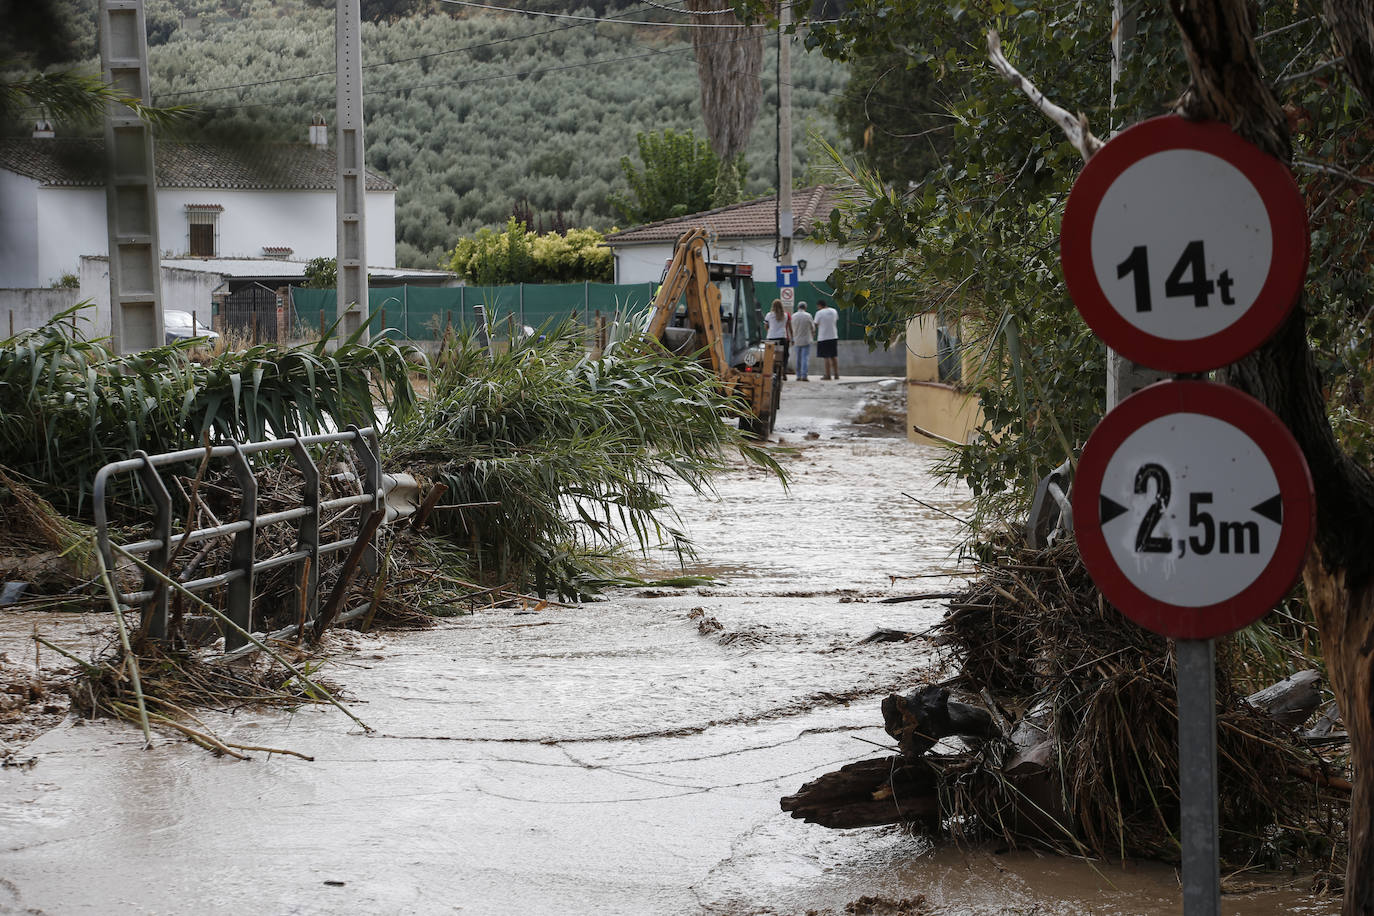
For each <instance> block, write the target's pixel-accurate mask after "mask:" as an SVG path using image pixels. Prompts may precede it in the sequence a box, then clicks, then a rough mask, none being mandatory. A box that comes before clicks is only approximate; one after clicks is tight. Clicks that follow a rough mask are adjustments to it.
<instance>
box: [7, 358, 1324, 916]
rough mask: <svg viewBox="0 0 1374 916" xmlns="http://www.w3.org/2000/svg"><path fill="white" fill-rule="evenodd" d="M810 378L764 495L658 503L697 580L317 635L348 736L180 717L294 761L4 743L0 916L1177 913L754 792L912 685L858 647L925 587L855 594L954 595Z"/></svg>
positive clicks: (789, 407)
mask: <svg viewBox="0 0 1374 916" xmlns="http://www.w3.org/2000/svg"><path fill="white" fill-rule="evenodd" d="M809 386H810V387H809V388H808V387H807V386H802V385H795V384H794V385H792V386H790V387H789V389H788V393H787V395H790V397H788V396H785V401H784V410H783V414H782V416H781V417H780V420H779V430H778V433H779V436H780V438H781V439H782V440H783V442H784V444H787V445H793V446H798V450H797V452H796V454H795V456H793V457H790V458H788V459H787V464H788V467H789V469H790V470H791V473H792V475H793V483H792V486H791V488H790V489H789V490H784V489H783V488H782V487H781V486H780V485H779V484H778V483H777V482H776V481H775V480H771V479H769V478H767V477H765V476H764V475H762V474H759V473H753V472H748V471H743V470H741V471H737V472H734V473H731V474H729V475H726V476H725V477H724V478H722V479H721V480H720V482H719V492H718V494H717V496H716V497H715V498H713V499H701V498H697V497H692V496H690V495H688V494H685V493H684V494H682V495H681V498H680V499H679V501H678V505H679V507H680V511H681V513H682V516H683V521H684V523H685V524H686V526H687V527H688V529H689V531H690V532H691V533H692V535H693V537H694V539H695V541H696V543H697V547H698V551H699V560H698V565H697V566H696V567H694V568H693V570H689V571H699V572H709V573H710V574H712V575H714V576H716V577H717V581H716V582H715V583H714V584H712V585H710V586H705V587H700V588H689V589H670V588H659V589H649V590H638V591H624V592H620V593H617V594H615V595H613V596H611V598H610V599H609V600H606V601H601V602H595V603H589V604H586V605H583V606H581V607H577V608H571V609H557V608H546V609H544V610H542V611H538V612H531V611H529V610H526V611H518V610H510V609H507V610H491V611H485V612H478V613H476V614H474V615H473V616H470V617H463V618H457V619H454V620H451V621H447V622H445V623H443V624H442V625H441V626H440V627H438V628H436V629H433V630H428V631H423V632H415V633H401V634H384V635H380V636H373V635H367V636H358V635H352V636H348V637H344V638H343V639H342V641H341V642H342V645H341V651H340V652H339V653H338V654H337V655H336V656H335V657H334V658H333V659H332V660H331V661H330V662H328V663H326V665H325V666H324V669H323V670H322V672H320V673H321V674H322V676H324V677H325V678H327V679H328V680H329V681H331V682H332V683H335V684H338V685H341V686H343V687H344V688H345V689H346V691H347V694H348V699H349V701H350V703H351V706H352V708H353V710H354V711H355V712H356V713H357V714H358V715H359V716H360V717H361V718H362V719H363V720H364V721H366V722H367V723H368V725H370V726H371V727H372V728H373V729H375V731H376V733H375V734H373V735H368V734H365V733H364V732H363V731H362V730H361V729H359V728H357V727H356V726H355V725H354V723H353V722H351V721H349V720H348V719H347V718H345V717H344V716H343V715H342V714H340V713H339V712H338V711H336V710H333V709H331V708H328V707H324V708H316V707H312V708H306V709H303V710H301V711H299V712H296V713H294V714H287V713H281V712H271V711H254V710H240V711H238V712H237V713H234V714H232V715H231V714H227V713H220V714H214V715H210V716H207V717H206V721H207V723H208V724H209V725H210V726H211V727H213V728H214V729H215V730H216V731H218V732H219V733H220V734H221V735H223V736H224V737H226V738H229V739H230V740H235V741H240V742H243V743H248V744H260V745H266V746H273V747H283V748H290V749H292V750H296V751H300V752H302V753H306V754H310V755H313V756H314V757H315V760H314V762H306V761H303V760H298V759H293V758H289V757H282V756H278V755H267V754H261V753H258V754H254V755H253V756H254V759H253V760H251V761H248V762H236V761H231V760H221V759H215V758H213V757H211V756H209V755H207V754H206V753H205V752H204V751H202V750H200V749H198V748H196V747H194V746H192V745H190V744H187V743H185V742H183V741H181V740H177V739H173V738H171V737H167V736H163V737H160V738H159V739H158V741H157V746H156V747H155V748H153V749H152V750H147V751H145V750H143V749H142V747H141V744H142V740H141V736H140V735H139V734H138V733H137V731H136V730H135V729H133V728H130V727H127V726H124V725H111V724H109V723H90V724H77V723H75V722H72V721H68V722H67V723H65V724H64V725H62V726H60V727H58V728H56V729H54V730H52V731H49V732H47V733H46V734H44V735H43V736H41V737H40V738H38V739H37V740H35V741H33V742H32V743H30V744H29V745H28V746H27V747H26V748H25V749H24V754H25V756H32V757H35V758H36V761H37V762H36V763H35V764H34V765H33V766H32V767H31V768H26V769H7V770H0V913H47V914H65V913H150V914H152V913H157V914H162V913H167V914H172V913H176V914H182V913H265V914H334V913H475V914H584V913H585V914H598V916H600V914H626V916H632V914H633V916H656V914H663V916H669V914H694V913H701V914H720V916H744V914H797V916H801V914H806V913H808V912H816V913H823V914H825V913H834V914H840V913H846V912H871V913H878V914H883V913H892V914H895V913H898V912H903V913H910V914H917V913H927V912H930V913H934V912H939V913H948V914H963V913H968V914H975V913H1008V914H1011V913H1015V914H1022V913H1056V914H1057V913H1066V914H1075V913H1094V914H1097V913H1101V914H1155V913H1161V914H1162V913H1173V912H1177V910H1178V904H1177V900H1178V891H1177V885H1176V881H1175V876H1174V872H1173V870H1172V869H1169V868H1167V867H1163V866H1157V865H1135V866H1131V867H1129V868H1126V869H1122V868H1121V867H1119V866H1111V865H1098V866H1097V867H1096V868H1095V869H1094V868H1093V867H1091V866H1088V865H1086V864H1083V863H1079V862H1075V861H1071V860H1064V859H1058V858H1051V857H1037V856H1035V855H1033V854H1012V855H1005V854H1004V855H996V854H994V853H992V852H988V851H959V850H950V849H941V850H934V849H932V847H931V846H930V844H929V843H928V842H927V841H926V840H924V839H921V838H919V837H911V836H907V835H905V834H904V833H903V832H901V831H899V830H896V829H876V830H855V831H830V830H825V829H823V828H819V827H815V826H811V825H806V824H802V823H800V822H797V821H793V820H791V819H790V818H789V817H788V816H787V815H785V814H783V813H782V812H781V811H780V810H779V808H778V799H779V797H780V796H782V795H785V794H789V793H791V792H793V791H795V790H796V789H797V787H799V786H800V785H801V784H802V783H803V782H805V781H807V780H808V779H811V778H814V777H815V776H818V775H820V774H821V773H824V772H827V771H829V770H832V769H835V768H837V767H838V766H840V765H842V764H843V763H846V762H849V761H851V760H857V759H862V758H865V757H869V756H874V755H877V754H882V753H884V751H882V750H880V749H879V748H878V747H874V743H876V744H879V745H882V746H884V747H887V746H889V745H890V743H891V742H890V741H889V740H888V739H887V736H886V735H885V734H884V733H883V732H882V729H881V727H880V726H879V724H878V723H879V722H880V714H879V710H878V703H879V701H880V700H881V698H882V697H883V696H884V695H886V694H887V693H889V692H891V691H894V690H905V689H909V688H910V687H911V686H912V685H913V684H914V683H915V682H917V681H920V680H924V679H929V678H931V677H934V676H940V675H941V670H940V666H941V662H940V660H939V659H938V658H936V657H935V656H934V655H933V654H932V653H931V651H930V650H929V648H928V647H926V646H925V645H924V644H923V643H921V642H919V641H918V642H912V643H905V644H903V643H896V644H894V643H873V644H866V643H864V642H863V639H864V637H865V636H867V635H869V634H870V633H872V632H873V631H874V630H875V629H877V628H878V627H893V628H898V629H905V630H921V629H924V628H925V627H928V626H929V625H930V624H931V623H933V622H934V621H935V620H937V619H938V618H939V615H940V614H941V612H942V605H941V602H939V601H924V602H912V603H906V604H895V605H884V604H880V603H877V599H879V598H881V597H884V596H889V595H900V594H913V593H916V592H922V591H942V590H947V589H948V588H949V587H950V586H951V585H953V584H957V583H958V582H959V581H960V580H959V578H958V573H959V571H960V570H959V568H958V566H957V564H956V563H955V560H954V558H953V557H951V555H950V551H951V548H952V546H953V545H954V544H955V543H957V541H958V538H959V527H960V523H959V522H958V521H957V519H956V517H957V516H959V515H960V514H961V513H962V512H963V511H964V502H965V495H964V494H963V493H962V492H961V491H960V490H959V489H957V488H953V487H943V486H940V485H938V484H936V483H935V481H934V480H933V479H932V478H931V476H930V474H929V470H928V469H929V466H930V463H931V462H932V461H933V460H934V459H935V458H937V457H938V453H936V452H934V451H932V450H927V449H923V448H920V447H916V446H912V445H909V444H908V443H907V442H905V440H903V439H900V438H883V437H874V436H868V435H864V434H863V433H862V432H861V431H856V430H855V429H853V428H851V427H849V426H848V424H847V423H846V422H845V418H846V417H847V416H848V415H849V414H850V413H851V412H852V410H853V408H854V406H855V402H856V401H857V399H858V397H859V396H860V395H861V394H862V393H863V392H864V391H867V390H871V389H872V388H873V387H874V385H873V383H860V384H853V385H850V384H849V383H848V382H846V384H844V385H834V384H829V385H827V384H825V383H817V382H812V383H809ZM799 389H802V390H799ZM808 433H818V434H819V435H818V437H817V438H815V439H807V438H805V437H806V435H807V434H808ZM903 493H908V494H911V495H912V496H915V497H918V498H919V499H920V500H922V501H924V502H925V503H928V504H929V507H927V506H923V505H921V504H920V503H917V502H915V501H913V500H912V499H909V498H907V497H905V496H903V495H902V494H903ZM894 575H895V576H916V575H919V576H922V577H923V578H915V579H909V580H899V581H896V582H895V583H894V582H893V581H892V580H891V579H890V578H889V577H890V576H894ZM35 620H37V621H38V626H39V628H40V630H42V631H43V632H45V633H49V634H51V636H52V638H54V639H57V640H60V641H61V642H62V643H63V644H65V645H68V646H74V647H81V648H82V651H89V649H90V647H91V646H93V645H95V644H96V643H97V641H98V640H100V639H101V637H99V636H96V635H92V632H93V630H94V629H96V628H98V627H99V626H100V625H102V624H103V621H100V620H98V619H97V618H94V617H90V618H87V619H85V620H81V619H77V620H73V619H71V618H70V617H68V618H65V619H63V620H60V621H59V620H55V619H54V618H52V617H38V616H37V615H34V616H32V617H25V618H24V619H23V620H22V621H18V622H16V621H13V620H5V621H4V623H3V624H0V650H6V651H9V652H10V654H11V656H12V657H13V658H15V659H19V658H22V657H25V656H27V657H29V658H31V657H32V648H31V644H30V642H29V641H28V638H27V637H28V633H29V632H30V630H31V627H32V625H33V623H34V621H35ZM918 895H924V898H925V904H920V903H917V902H914V901H915V898H917V896H918ZM866 897H874V898H880V899H879V900H878V901H877V902H875V903H872V904H869V903H866V902H864V900H863V898H866ZM902 901H906V905H905V906H901V905H899V904H900V903H901V902H902ZM865 907H869V908H867V909H865ZM1337 911H1338V907H1337V906H1336V904H1335V903H1334V902H1332V901H1321V900H1314V899H1310V898H1308V897H1306V896H1304V895H1302V894H1299V893H1296V892H1293V891H1281V892H1277V893H1275V892H1267V893H1263V894H1256V895H1241V896H1231V897H1228V898H1227V901H1226V912H1228V913H1246V914H1250V913H1255V914H1258V913H1279V912H1283V913H1287V912H1301V913H1313V914H1317V913H1334V912H1337Z"/></svg>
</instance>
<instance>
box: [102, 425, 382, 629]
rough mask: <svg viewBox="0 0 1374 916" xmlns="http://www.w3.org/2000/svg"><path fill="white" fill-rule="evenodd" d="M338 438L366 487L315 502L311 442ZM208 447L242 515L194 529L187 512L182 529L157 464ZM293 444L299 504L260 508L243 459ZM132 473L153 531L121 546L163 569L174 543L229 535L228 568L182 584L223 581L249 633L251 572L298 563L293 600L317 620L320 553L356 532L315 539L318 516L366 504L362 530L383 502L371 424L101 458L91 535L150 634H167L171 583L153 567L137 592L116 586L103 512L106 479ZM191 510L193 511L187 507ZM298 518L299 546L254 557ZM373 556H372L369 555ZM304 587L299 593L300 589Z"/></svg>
mask: <svg viewBox="0 0 1374 916" xmlns="http://www.w3.org/2000/svg"><path fill="white" fill-rule="evenodd" d="M336 442H348V443H350V444H351V445H352V447H353V451H354V454H355V455H356V456H357V459H358V463H359V464H360V465H361V466H362V468H363V480H362V486H363V492H362V493H358V494H354V495H352V496H342V497H337V498H335V499H330V500H325V501H324V502H321V501H320V472H319V468H317V467H316V466H315V462H314V461H313V460H312V459H311V457H310V453H309V451H308V448H309V447H310V446H312V445H323V444H329V443H336ZM207 451H208V453H209V456H210V459H211V460H224V461H227V462H228V463H229V466H230V469H231V471H232V473H233V475H234V478H235V481H236V482H237V483H238V486H239V489H240V491H241V497H240V499H239V517H238V518H237V519H235V520H234V521H231V522H224V523H222V524H218V525H214V526H211V527H207V528H197V527H195V525H194V522H195V519H194V518H188V519H187V520H186V522H185V523H184V525H183V528H182V531H181V532H180V533H179V534H175V535H174V533H173V530H172V522H173V518H172V510H173V506H172V497H171V494H170V493H169V492H168V490H167V486H166V484H165V483H164V482H163V480H162V475H161V474H160V473H159V468H164V467H167V466H168V465H174V464H180V463H185V462H192V461H201V460H203V459H204V458H205V456H206V453H207ZM271 451H290V452H291V455H292V459H293V461H294V462H295V464H296V466H297V468H298V469H299V471H300V472H301V476H302V478H303V480H304V486H303V488H302V495H301V505H299V506H296V507H294V508H291V509H283V510H280V511H277V512H267V513H262V514H259V513H258V492H257V480H256V479H255V478H254V476H253V469H252V467H251V466H250V465H249V463H248V458H249V456H251V455H256V454H259V453H261V452H271ZM130 473H133V474H137V475H138V479H139V482H140V483H141V484H142V486H143V489H144V491H145V492H146V493H147V494H148V496H149V498H150V499H151V500H152V502H153V507H154V511H155V515H154V519H153V531H152V537H149V538H146V539H144V540H141V541H135V542H133V543H130V544H122V545H120V546H121V547H122V548H123V549H124V550H126V551H128V552H129V553H132V554H135V555H140V556H145V555H146V556H145V561H146V562H147V563H148V564H149V565H150V566H152V567H154V568H156V569H165V567H166V565H167V562H168V560H169V558H170V557H171V556H172V550H173V549H174V548H179V547H181V546H182V545H189V544H195V543H198V542H201V541H206V540H209V539H210V538H220V537H233V539H234V542H233V546H232V548H231V550H230V558H229V568H228V569H226V570H224V571H223V572H219V573H216V574H215V575H208V576H203V577H200V578H195V579H190V580H188V581H186V582H183V583H181V584H182V586H183V587H184V588H185V589H187V590H188V591H191V592H202V591H206V590H208V589H212V588H216V587H218V586H221V585H223V586H225V607H224V612H225V615H226V616H227V617H228V618H229V619H230V620H232V621H234V623H236V624H237V625H238V626H240V627H242V628H243V629H244V630H245V631H247V632H252V631H253V579H254V576H255V574H256V573H259V572H265V571H267V570H269V569H276V568H277V567H280V566H287V565H291V564H296V565H298V566H299V567H300V574H299V575H298V576H296V577H295V582H296V586H295V588H296V589H297V600H299V601H303V602H304V604H305V613H306V619H307V620H314V618H315V615H316V612H317V611H318V608H319V571H320V557H321V556H322V555H325V554H329V553H334V552H336V551H341V550H349V549H351V548H352V547H353V545H354V544H356V543H357V542H358V536H357V535H356V534H355V535H354V536H353V537H349V538H342V539H340V540H337V541H330V542H327V543H320V520H321V518H322V517H323V516H324V514H325V513H326V512H330V511H334V510H343V509H347V508H349V507H351V506H360V507H363V509H362V511H360V512H359V519H358V530H359V531H361V530H362V527H363V524H364V523H365V522H366V520H367V518H368V516H370V515H371V514H372V513H373V512H376V511H379V510H381V509H382V496H383V494H382V467H381V458H380V455H379V451H378V447H377V433H376V430H374V429H373V428H371V427H367V428H364V429H359V428H358V427H356V426H351V427H349V428H348V430H347V431H346V432H338V433H322V434H319V435H312V436H292V437H291V438H288V439H272V440H267V441H263V442H245V443H239V442H235V441H232V440H231V441H229V442H227V443H224V444H221V445H214V446H210V447H209V448H208V449H206V448H203V447H202V448H188V449H183V450H181V451H177V452H167V453H164V454H161V455H149V454H148V453H147V452H144V451H142V450H139V451H136V452H134V457H132V458H126V459H123V460H122V461H114V462H111V463H110V464H107V465H105V466H104V467H102V468H101V469H100V470H99V471H97V472H96V475H95V486H94V499H95V528H96V542H97V545H98V548H99V551H100V561H101V563H102V564H103V565H104V568H105V571H106V573H108V574H109V576H110V580H111V582H113V583H115V588H116V593H117V600H118V601H119V602H120V603H121V604H123V605H126V606H128V607H131V608H133V607H139V608H141V609H142V615H143V621H142V622H143V627H144V629H145V631H146V632H147V633H148V634H149V636H151V637H153V638H154V639H165V638H166V637H167V606H168V589H167V586H166V584H165V583H164V582H162V581H161V580H160V579H158V578H157V577H156V576H153V575H152V574H150V573H145V574H144V576H143V587H142V589H141V590H139V591H137V592H130V593H124V592H119V591H118V580H117V578H116V577H115V570H116V563H115V560H114V550H113V549H112V547H111V542H110V533H109V525H108V517H107V515H106V510H105V491H106V487H107V484H108V482H109V480H110V479H111V478H112V477H114V476H116V475H119V474H130ZM188 515H190V513H189V512H188ZM288 522H295V523H296V547H295V549H294V550H291V551H289V552H287V553H283V554H279V555H278V556H274V557H269V558H267V559H264V560H256V561H255V560H254V550H255V548H256V546H257V533H258V531H259V530H260V529H262V528H265V527H266V526H268V525H275V524H285V523H288ZM372 563H375V557H374V558H372ZM302 590H303V591H304V594H301V591H302ZM246 643H247V640H246V639H245V638H244V637H243V636H242V635H241V634H239V633H237V632H235V631H234V630H232V629H230V630H228V631H227V632H225V634H224V648H225V651H226V652H229V651H232V650H234V649H236V648H239V647H240V646H243V645H245V644H246Z"/></svg>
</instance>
